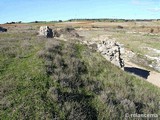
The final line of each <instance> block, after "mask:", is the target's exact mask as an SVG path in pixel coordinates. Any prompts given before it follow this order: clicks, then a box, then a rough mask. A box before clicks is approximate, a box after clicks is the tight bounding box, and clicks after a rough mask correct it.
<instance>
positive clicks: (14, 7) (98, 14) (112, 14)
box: [0, 0, 160, 23]
mask: <svg viewBox="0 0 160 120" xmlns="http://www.w3.org/2000/svg"><path fill="white" fill-rule="evenodd" d="M0 8H1V10H0V23H5V22H11V21H23V22H30V21H36V20H39V21H40V20H42V21H53V20H67V19H72V18H123V19H160V0H0Z"/></svg>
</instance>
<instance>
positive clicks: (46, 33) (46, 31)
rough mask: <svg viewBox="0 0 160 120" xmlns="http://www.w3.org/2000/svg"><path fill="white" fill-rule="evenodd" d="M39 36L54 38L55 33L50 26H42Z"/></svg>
mask: <svg viewBox="0 0 160 120" xmlns="http://www.w3.org/2000/svg"><path fill="white" fill-rule="evenodd" d="M39 36H44V37H47V38H52V37H53V31H52V29H50V28H49V27H48V26H41V27H40V29H39Z"/></svg>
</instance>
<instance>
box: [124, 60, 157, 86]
mask: <svg viewBox="0 0 160 120" xmlns="http://www.w3.org/2000/svg"><path fill="white" fill-rule="evenodd" d="M125 67H136V68H139V69H143V70H147V69H145V68H143V67H140V66H138V65H136V64H134V63H131V62H129V61H125ZM146 81H148V82H150V83H152V84H153V85H156V86H158V87H160V73H158V72H155V71H150V72H149V76H148V77H147V79H146Z"/></svg>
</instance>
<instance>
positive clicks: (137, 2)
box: [131, 0, 150, 5]
mask: <svg viewBox="0 0 160 120" xmlns="http://www.w3.org/2000/svg"><path fill="white" fill-rule="evenodd" d="M131 3H132V4H133V5H148V4H150V2H147V1H142V0H132V1H131Z"/></svg>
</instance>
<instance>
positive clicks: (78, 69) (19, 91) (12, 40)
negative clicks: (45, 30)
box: [0, 21, 160, 120]
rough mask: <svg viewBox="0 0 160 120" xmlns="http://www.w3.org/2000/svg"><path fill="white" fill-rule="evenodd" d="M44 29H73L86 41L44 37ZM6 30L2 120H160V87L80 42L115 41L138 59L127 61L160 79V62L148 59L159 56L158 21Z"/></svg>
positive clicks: (0, 36) (0, 48)
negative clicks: (136, 118)
mask: <svg viewBox="0 0 160 120" xmlns="http://www.w3.org/2000/svg"><path fill="white" fill-rule="evenodd" d="M42 25H48V26H49V27H50V28H52V29H56V30H59V29H63V28H65V27H73V28H75V29H76V31H77V33H78V34H79V35H80V36H82V37H80V38H74V37H73V38H72V37H66V38H65V37H64V38H43V37H39V36H37V31H38V30H39V27H40V26H42ZM1 26H3V27H5V28H7V29H8V32H6V33H0V119H2V120H10V119H12V120H17V119H24V120H32V119H37V120H38V119H42V120H44V119H58V120H66V119H67V120H107V119H121V120H123V119H125V114H126V113H128V114H136V113H137V114H156V115H157V116H155V119H157V120H158V116H159V115H160V108H159V106H160V105H159V102H160V89H159V87H157V86H158V84H159V83H157V82H156V83H154V85H153V84H152V81H151V83H149V82H147V80H146V79H143V78H141V77H138V76H135V75H131V74H130V73H128V72H125V71H123V70H121V69H120V68H118V67H116V66H114V65H112V64H111V63H110V62H108V61H107V60H106V59H105V58H103V57H102V56H101V54H100V53H98V52H96V51H94V50H92V49H89V48H88V47H87V45H83V44H81V42H80V41H82V40H83V41H88V42H93V41H94V42H99V41H102V40H104V39H111V40H116V41H118V42H120V43H121V44H124V48H125V49H126V50H127V51H129V52H131V53H134V54H135V55H134V56H131V57H129V55H130V54H125V55H124V60H125V61H127V62H129V63H132V64H133V65H134V64H135V65H137V66H136V67H141V68H144V69H145V70H148V71H150V72H151V71H152V72H154V73H156V75H157V76H159V74H160V73H159V69H158V68H157V67H155V66H156V65H157V64H156V62H157V61H155V59H149V57H151V58H152V57H154V58H157V59H159V57H160V53H159V50H160V22H159V21H152V22H91V21H83V22H81V21H79V22H61V23H25V24H23V23H22V24H4V25H1ZM146 55H148V56H149V57H146ZM153 64H154V65H155V66H151V65H153ZM157 76H156V77H157ZM156 77H155V80H156V81H158V82H159V80H158V78H156ZM152 79H153V81H154V78H152ZM156 84H157V85H156ZM159 117H160V116H159ZM128 119H132V118H128ZM140 119H141V118H140ZM142 119H143V118H142Z"/></svg>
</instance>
